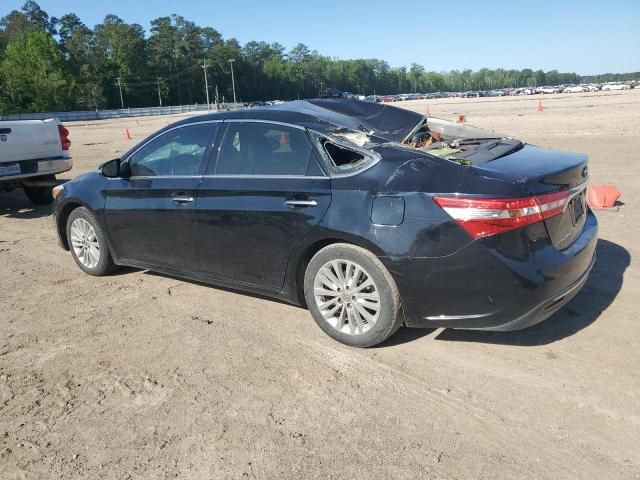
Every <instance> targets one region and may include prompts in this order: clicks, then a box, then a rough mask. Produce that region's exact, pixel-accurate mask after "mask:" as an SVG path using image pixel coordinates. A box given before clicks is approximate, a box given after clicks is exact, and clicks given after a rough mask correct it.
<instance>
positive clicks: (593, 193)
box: [587, 185, 621, 208]
mask: <svg viewBox="0 0 640 480" xmlns="http://www.w3.org/2000/svg"><path fill="white" fill-rule="evenodd" d="M620 195H621V193H620V190H618V189H617V188H616V187H614V186H613V185H594V186H592V187H589V191H588V192H587V202H588V203H589V206H590V207H591V208H611V207H613V206H614V205H615V204H616V202H617V201H618V199H619V198H620Z"/></svg>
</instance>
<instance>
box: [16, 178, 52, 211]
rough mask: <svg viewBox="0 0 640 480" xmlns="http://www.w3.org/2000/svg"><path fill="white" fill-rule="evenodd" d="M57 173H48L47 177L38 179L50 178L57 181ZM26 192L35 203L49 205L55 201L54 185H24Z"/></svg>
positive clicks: (49, 179)
mask: <svg viewBox="0 0 640 480" xmlns="http://www.w3.org/2000/svg"><path fill="white" fill-rule="evenodd" d="M55 179H56V177H55V175H47V176H45V177H40V178H38V180H42V181H45V180H48V181H52V182H53V181H55ZM23 189H24V193H25V194H26V195H27V198H28V199H29V200H31V203H35V204H36V205H49V204H51V203H52V202H53V192H52V187H28V186H24V187H23Z"/></svg>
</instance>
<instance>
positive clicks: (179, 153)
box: [129, 123, 217, 177]
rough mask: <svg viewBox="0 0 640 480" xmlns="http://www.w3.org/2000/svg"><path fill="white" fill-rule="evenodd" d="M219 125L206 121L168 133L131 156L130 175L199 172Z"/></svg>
mask: <svg viewBox="0 0 640 480" xmlns="http://www.w3.org/2000/svg"><path fill="white" fill-rule="evenodd" d="M216 128H217V124H216V123H203V124H198V125H188V126H184V127H179V128H176V129H174V130H170V131H168V132H166V133H165V134H163V135H161V136H159V137H158V138H156V139H154V140H152V141H151V142H149V143H147V144H146V145H145V146H144V147H142V148H141V149H140V150H138V151H137V152H135V153H134V154H133V155H132V156H131V157H130V160H129V165H130V168H131V176H133V177H140V176H166V175H198V174H199V173H200V166H201V164H202V159H203V158H204V154H205V152H206V151H207V147H208V146H209V142H210V139H211V138H212V134H213V133H214V132H215V130H216Z"/></svg>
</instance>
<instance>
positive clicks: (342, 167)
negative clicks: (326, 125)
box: [313, 135, 377, 174]
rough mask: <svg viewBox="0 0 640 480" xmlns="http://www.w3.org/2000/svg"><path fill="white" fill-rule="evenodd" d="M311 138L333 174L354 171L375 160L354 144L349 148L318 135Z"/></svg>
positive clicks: (369, 164)
mask: <svg viewBox="0 0 640 480" xmlns="http://www.w3.org/2000/svg"><path fill="white" fill-rule="evenodd" d="M313 139H314V142H315V144H316V146H317V147H318V150H319V152H320V155H321V156H322V158H323V160H324V162H325V164H326V165H327V167H328V168H329V170H330V171H331V172H332V173H335V174H345V173H351V172H355V171H358V170H360V169H363V168H366V167H368V166H371V165H372V164H373V163H375V162H376V160H377V159H376V158H375V157H374V156H373V155H367V154H366V153H365V152H363V151H361V150H359V149H357V147H355V145H354V148H349V147H348V146H346V145H342V144H339V143H337V142H334V141H331V140H330V139H328V138H326V137H323V136H320V135H313Z"/></svg>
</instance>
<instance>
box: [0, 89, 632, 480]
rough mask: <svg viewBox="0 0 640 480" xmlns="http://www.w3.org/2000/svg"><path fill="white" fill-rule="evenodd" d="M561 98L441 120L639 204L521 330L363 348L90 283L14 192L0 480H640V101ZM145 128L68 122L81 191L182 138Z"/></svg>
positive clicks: (268, 305) (284, 322)
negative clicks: (573, 162) (585, 161)
mask: <svg viewBox="0 0 640 480" xmlns="http://www.w3.org/2000/svg"><path fill="white" fill-rule="evenodd" d="M541 98H542V100H543V104H544V108H545V110H544V112H542V113H538V112H536V105H537V97H520V98H495V99H456V100H445V99H443V100H437V101H430V102H429V107H430V111H431V114H432V115H434V116H441V117H444V118H453V117H454V116H455V115H456V114H459V113H460V114H465V115H466V116H467V120H468V122H470V123H472V124H476V125H479V126H482V127H486V128H489V129H495V130H496V131H500V132H505V133H509V134H513V135H514V136H517V137H519V138H522V139H525V140H527V141H529V142H530V143H535V144H539V145H544V146H549V147H554V148H559V149H564V150H573V151H582V152H586V153H588V154H589V155H590V157H591V174H592V184H596V185H597V184H605V183H613V184H615V185H617V186H618V188H619V189H620V190H621V191H622V192H623V197H622V200H623V201H624V203H625V205H624V206H622V207H621V208H620V209H619V211H614V212H612V211H607V212H602V213H599V214H598V218H599V220H600V226H601V240H600V242H599V245H598V256H599V257H598V262H597V264H596V266H595V269H594V271H593V273H592V275H591V278H590V280H589V282H588V284H587V285H586V287H585V288H584V289H583V291H582V292H581V293H580V294H579V295H578V296H577V297H576V298H575V299H574V300H573V301H572V302H571V303H570V304H569V305H568V306H567V307H566V308H564V309H563V310H562V311H561V312H559V313H558V314H556V315H554V316H553V317H552V318H551V319H549V320H547V321H546V322H544V323H542V324H540V325H538V326H536V327H533V328H531V329H529V330H525V331H521V332H513V333H481V332H472V331H450V330H435V331H433V330H411V329H401V330H400V331H399V332H398V334H396V335H395V336H394V337H393V338H392V339H391V340H390V341H389V342H387V343H386V344H384V345H383V346H381V347H380V348H375V349H369V350H356V349H351V348H347V347H343V346H341V345H340V344H338V343H335V342H333V341H332V340H330V339H329V338H328V337H326V336H325V335H324V334H323V333H322V332H321V331H320V330H319V329H318V328H317V327H316V325H315V324H314V322H313V321H312V320H311V317H310V316H309V314H308V313H307V312H306V311H305V310H303V309H300V308H296V307H293V306H289V305H285V304H282V303H277V302H273V301H270V300H266V299H261V298H256V297H252V296H248V295H244V294H240V293H236V292H231V291H226V290H221V289H215V288H211V287H207V286H203V285H200V284H196V283H191V282H188V281H183V280H180V279H175V278H167V277H164V276H160V275H156V274H153V273H149V272H146V271H136V270H131V269H128V270H123V271H121V272H119V273H118V274H117V275H113V276H110V277H104V278H93V277H90V276H87V275H84V274H82V273H81V272H80V270H79V269H78V268H77V267H76V265H75V264H74V262H73V260H72V259H71V256H70V255H69V254H68V253H66V252H64V251H62V250H60V249H59V248H58V246H57V244H56V241H55V235H54V231H53V229H52V227H51V224H50V219H49V210H48V209H47V208H35V209H34V208H32V207H31V206H30V204H29V202H28V201H27V199H26V197H25V196H24V195H23V193H22V192H13V193H11V194H0V478H2V479H3V480H11V479H21V478H27V479H38V478H55V479H71V478H74V479H76V478H86V479H96V478H101V479H161V478H162V479H164V478H169V477H171V478H202V479H205V478H206V479H211V478H363V479H366V478H407V479H415V478H446V479H452V478H465V479H466V478H483V479H502V478H504V479H513V478H518V479H554V480H557V479H599V480H601V479H621V478H623V479H630V478H640V448H639V447H640V406H639V404H640V374H639V366H640V348H638V330H639V328H638V325H639V324H638V311H639V305H640V298H639V296H638V292H640V270H639V269H638V267H637V265H635V264H634V262H632V259H635V258H637V257H638V255H640V242H638V237H639V233H640V232H639V225H640V211H639V210H636V208H637V207H638V205H640V189H638V182H640V176H639V175H638V165H637V162H638V152H639V151H640V90H632V91H630V92H611V93H598V94H582V95H580V94H576V95H573V96H572V95H549V96H544V97H541ZM404 106H406V107H408V108H412V109H415V110H418V111H422V112H424V111H425V102H424V101H422V102H406V103H405V105H404ZM138 122H139V124H138ZM138 122H137V121H136V120H135V119H126V120H117V121H104V122H94V123H90V124H89V126H85V124H84V123H76V124H73V123H71V124H69V127H70V131H71V139H72V141H73V155H74V158H75V167H74V169H73V170H72V171H71V172H69V174H68V175H67V178H71V177H73V176H75V175H78V174H80V173H82V172H85V171H88V170H92V169H94V168H95V167H96V166H97V165H98V163H101V162H103V161H106V160H108V159H110V158H113V157H116V156H117V155H118V154H119V153H121V152H123V151H124V150H126V149H128V148H129V147H130V146H132V145H133V144H134V142H135V141H136V140H140V139H141V138H143V136H144V135H146V134H148V133H151V132H152V131H154V130H156V129H158V128H160V127H161V126H163V125H164V124H165V123H166V122H167V119H166V117H163V118H141V119H138ZM125 127H127V128H129V130H130V132H131V134H132V135H133V137H134V140H133V141H127V140H124V139H123V128H125Z"/></svg>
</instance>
